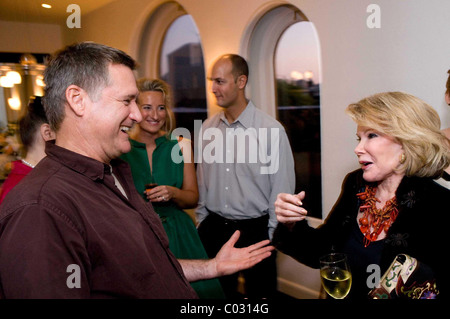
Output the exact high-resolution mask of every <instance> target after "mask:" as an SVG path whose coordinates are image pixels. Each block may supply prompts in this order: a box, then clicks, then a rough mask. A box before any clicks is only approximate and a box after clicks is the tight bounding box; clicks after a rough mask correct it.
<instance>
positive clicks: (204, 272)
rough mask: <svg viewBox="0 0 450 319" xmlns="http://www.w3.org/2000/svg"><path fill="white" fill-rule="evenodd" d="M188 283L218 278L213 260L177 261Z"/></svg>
mask: <svg viewBox="0 0 450 319" xmlns="http://www.w3.org/2000/svg"><path fill="white" fill-rule="evenodd" d="M178 261H179V262H180V265H181V267H182V268H183V272H184V275H185V276H186V279H187V280H188V281H190V282H193V281H197V280H203V279H211V278H215V277H218V276H219V274H218V272H217V267H216V260H215V259H178Z"/></svg>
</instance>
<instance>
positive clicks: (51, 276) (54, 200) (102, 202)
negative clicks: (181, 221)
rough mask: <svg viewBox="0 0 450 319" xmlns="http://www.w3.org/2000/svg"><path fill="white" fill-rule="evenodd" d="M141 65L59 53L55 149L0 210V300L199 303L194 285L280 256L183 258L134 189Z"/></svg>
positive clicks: (92, 46)
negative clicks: (129, 157)
mask: <svg viewBox="0 0 450 319" xmlns="http://www.w3.org/2000/svg"><path fill="white" fill-rule="evenodd" d="M134 68H135V62H134V61H133V59H132V58H131V57H129V56H128V55H126V54H125V53H124V52H122V51H120V50H117V49H114V48H110V47H107V46H104V45H100V44H96V43H92V42H91V43H89V42H84V43H80V44H75V45H72V46H68V47H66V48H65V49H63V50H61V51H60V52H58V53H57V54H55V55H54V56H53V57H52V58H51V59H50V61H49V63H48V66H47V68H46V71H45V83H46V92H45V98H44V106H45V109H46V113H47V117H48V120H49V123H50V126H51V128H52V129H53V130H54V131H56V142H55V143H51V142H47V145H46V153H47V157H46V158H45V159H44V160H42V161H41V162H40V163H39V164H38V165H37V166H36V167H35V169H33V170H32V172H31V173H30V174H29V175H28V176H27V177H25V179H24V180H23V181H22V183H20V184H19V185H17V186H16V187H15V188H14V189H13V190H12V191H11V193H10V195H9V196H8V197H7V198H6V199H5V201H4V202H3V204H2V206H1V209H0V298H1V297H3V298H196V297H197V296H196V294H195V292H194V291H193V289H192V288H191V286H190V285H189V281H195V280H200V279H209V278H213V277H217V276H221V275H225V274H231V273H234V272H236V271H238V270H241V269H245V268H249V267H252V266H253V265H255V264H256V263H258V262H260V261H261V260H263V259H264V258H267V257H268V256H269V255H270V254H271V250H273V247H272V246H267V244H268V241H262V242H260V243H256V244H254V245H252V246H249V247H246V248H242V249H238V248H235V247H234V244H235V243H236V241H237V239H238V237H239V233H238V232H237V233H235V234H234V235H233V236H232V237H231V238H230V240H229V241H228V243H226V244H225V245H224V247H223V249H222V250H221V251H220V252H219V253H218V254H217V256H216V257H215V258H213V259H209V260H177V259H176V258H175V257H174V256H173V254H172V253H171V252H170V250H169V248H168V240H167V236H166V234H165V231H164V228H163V227H162V224H161V222H160V220H159V218H158V216H157V215H156V213H155V212H154V210H153V208H152V206H151V204H150V203H146V202H145V201H144V200H143V199H142V197H141V196H140V195H139V194H138V193H137V191H136V190H135V188H134V184H133V180H132V176H131V171H130V169H129V167H128V164H126V163H125V162H123V161H121V160H119V159H116V158H117V157H118V156H119V155H121V154H122V153H125V152H128V151H129V150H130V143H129V140H128V130H129V129H130V128H131V127H132V126H133V124H134V123H136V122H139V121H141V119H142V118H141V115H140V111H139V109H138V107H137V105H136V96H137V95H138V90H137V88H136V84H135V78H134V74H133V71H132V70H133V69H134Z"/></svg>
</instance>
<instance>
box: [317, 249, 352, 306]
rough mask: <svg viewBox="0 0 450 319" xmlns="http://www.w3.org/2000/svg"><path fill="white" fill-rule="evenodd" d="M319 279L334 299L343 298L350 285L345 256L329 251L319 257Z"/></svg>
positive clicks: (348, 269) (350, 276) (348, 268)
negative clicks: (329, 252)
mask: <svg viewBox="0 0 450 319" xmlns="http://www.w3.org/2000/svg"><path fill="white" fill-rule="evenodd" d="M320 279H321V281H322V286H323V288H324V289H325V291H326V292H327V294H329V295H330V296H331V297H333V298H334V299H344V298H345V297H346V296H347V295H348V293H349V292H350V288H351V286H352V273H351V272H350V267H349V266H348V263H347V256H346V255H345V254H342V253H331V254H328V255H325V256H323V257H321V258H320Z"/></svg>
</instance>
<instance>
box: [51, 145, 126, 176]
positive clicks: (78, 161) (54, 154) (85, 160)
mask: <svg viewBox="0 0 450 319" xmlns="http://www.w3.org/2000/svg"><path fill="white" fill-rule="evenodd" d="M45 153H46V154H47V156H48V157H49V158H52V159H54V160H56V161H57V162H59V163H60V164H62V165H64V166H66V167H68V168H70V169H71V170H74V171H76V172H78V173H80V174H83V175H85V176H87V177H89V178H90V179H92V180H97V179H102V180H103V179H104V177H105V173H106V174H108V173H110V172H111V168H110V166H109V165H108V164H105V163H102V162H99V161H97V160H95V159H93V158H90V157H87V156H84V155H81V154H78V153H75V152H73V151H70V150H68V149H66V148H63V147H60V146H58V145H55V144H54V142H53V141H50V142H46V144H45ZM122 164H124V162H123V161H122V160H120V159H114V160H112V161H111V166H112V167H113V168H114V167H116V166H120V165H122Z"/></svg>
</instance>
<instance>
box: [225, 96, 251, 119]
mask: <svg viewBox="0 0 450 319" xmlns="http://www.w3.org/2000/svg"><path fill="white" fill-rule="evenodd" d="M248 102H249V101H248V100H247V99H245V98H244V99H241V100H240V101H239V102H238V103H236V104H235V105H232V106H230V107H227V108H226V109H225V110H224V115H225V118H226V119H227V121H228V123H230V124H231V123H233V122H234V121H236V119H237V118H238V117H239V116H240V115H241V113H242V112H244V110H245V108H246V107H247V105H248Z"/></svg>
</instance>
